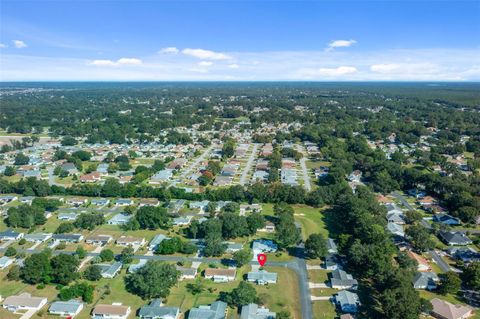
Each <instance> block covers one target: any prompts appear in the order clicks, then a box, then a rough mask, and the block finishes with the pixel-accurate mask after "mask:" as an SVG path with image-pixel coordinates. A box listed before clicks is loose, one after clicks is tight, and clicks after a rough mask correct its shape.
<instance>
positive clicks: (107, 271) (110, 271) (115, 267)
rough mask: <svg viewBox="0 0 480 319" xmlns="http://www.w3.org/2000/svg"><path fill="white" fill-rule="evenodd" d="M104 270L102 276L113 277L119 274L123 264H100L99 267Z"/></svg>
mask: <svg viewBox="0 0 480 319" xmlns="http://www.w3.org/2000/svg"><path fill="white" fill-rule="evenodd" d="M98 266H99V267H100V268H101V269H102V276H105V275H106V276H109V277H113V276H115V275H116V274H117V272H118V271H119V270H120V269H121V268H122V263H121V262H119V261H117V262H114V263H113V264H110V265H108V264H99V265H98Z"/></svg>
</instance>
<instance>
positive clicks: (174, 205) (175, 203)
mask: <svg viewBox="0 0 480 319" xmlns="http://www.w3.org/2000/svg"><path fill="white" fill-rule="evenodd" d="M185 203H186V201H185V200H184V199H178V200H172V201H170V203H169V204H168V208H169V211H170V213H174V214H177V213H178V212H179V211H180V209H182V208H183V205H185Z"/></svg>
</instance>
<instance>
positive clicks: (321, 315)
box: [312, 300, 337, 319]
mask: <svg viewBox="0 0 480 319" xmlns="http://www.w3.org/2000/svg"><path fill="white" fill-rule="evenodd" d="M312 308H313V319H334V318H335V317H336V316H337V312H336V311H335V306H334V305H333V304H332V303H331V302H330V301H328V300H320V301H314V302H313V303H312Z"/></svg>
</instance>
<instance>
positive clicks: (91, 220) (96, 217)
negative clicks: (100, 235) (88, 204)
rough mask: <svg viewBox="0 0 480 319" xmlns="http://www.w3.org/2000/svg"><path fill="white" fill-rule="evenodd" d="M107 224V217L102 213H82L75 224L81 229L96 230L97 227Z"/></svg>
mask: <svg viewBox="0 0 480 319" xmlns="http://www.w3.org/2000/svg"><path fill="white" fill-rule="evenodd" d="M102 224H105V217H104V216H103V214H100V213H93V214H80V216H78V217H77V219H76V220H75V222H74V223H73V225H74V226H75V227H77V228H80V229H88V230H94V229H95V227H97V226H99V225H102Z"/></svg>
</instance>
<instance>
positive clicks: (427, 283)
mask: <svg viewBox="0 0 480 319" xmlns="http://www.w3.org/2000/svg"><path fill="white" fill-rule="evenodd" d="M439 281H440V278H438V276H437V274H436V273H434V272H431V271H425V272H417V274H416V275H415V277H414V278H413V280H412V283H413V288H415V289H426V290H433V289H436V288H437V282H439Z"/></svg>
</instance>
